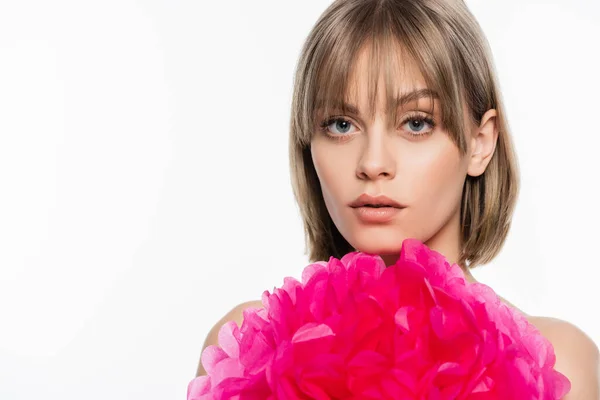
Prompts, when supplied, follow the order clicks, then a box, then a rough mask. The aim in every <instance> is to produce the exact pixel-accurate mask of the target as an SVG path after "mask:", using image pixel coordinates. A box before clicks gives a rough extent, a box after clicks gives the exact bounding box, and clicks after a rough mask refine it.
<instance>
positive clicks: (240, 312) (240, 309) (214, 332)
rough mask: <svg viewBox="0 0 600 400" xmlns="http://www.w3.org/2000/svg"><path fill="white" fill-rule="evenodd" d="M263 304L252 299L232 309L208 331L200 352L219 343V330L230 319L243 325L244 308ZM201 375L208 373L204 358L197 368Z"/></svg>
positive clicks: (197, 374) (197, 373) (198, 374)
mask: <svg viewBox="0 0 600 400" xmlns="http://www.w3.org/2000/svg"><path fill="white" fill-rule="evenodd" d="M262 306H263V304H262V301H260V300H251V301H246V302H244V303H240V304H238V305H237V306H235V307H233V308H232V309H230V310H229V311H228V312H227V313H226V314H225V315H224V316H223V317H222V318H221V319H220V320H219V321H217V323H215V325H214V326H213V327H212V328H211V329H210V331H209V332H208V335H206V339H205V340H204V344H203V345H202V350H201V352H200V354H202V351H204V349H205V348H207V347H208V346H211V345H218V344H219V340H218V339H219V330H220V329H221V327H222V326H223V324H225V323H226V322H229V321H234V322H235V323H236V324H237V325H238V326H240V327H241V326H242V322H243V320H244V310H245V309H247V308H249V307H253V308H254V307H256V308H258V307H262ZM200 375H206V371H205V370H204V368H203V367H202V360H199V361H198V368H197V370H196V376H200Z"/></svg>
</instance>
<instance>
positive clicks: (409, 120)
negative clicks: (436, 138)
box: [402, 114, 435, 136]
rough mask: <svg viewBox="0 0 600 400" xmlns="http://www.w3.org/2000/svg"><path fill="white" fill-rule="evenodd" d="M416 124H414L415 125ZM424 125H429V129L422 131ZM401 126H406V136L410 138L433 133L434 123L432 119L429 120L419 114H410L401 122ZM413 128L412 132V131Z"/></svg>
mask: <svg viewBox="0 0 600 400" xmlns="http://www.w3.org/2000/svg"><path fill="white" fill-rule="evenodd" d="M415 122H416V124H415ZM424 124H427V125H429V126H430V127H431V128H430V129H429V130H425V131H424ZM402 125H403V126H404V125H408V126H409V130H408V134H409V135H412V136H425V135H428V134H430V133H433V128H434V127H435V122H434V121H433V119H432V118H429V117H427V116H425V115H421V114H412V115H409V116H407V117H406V118H405V119H404V121H402ZM413 128H414V130H413Z"/></svg>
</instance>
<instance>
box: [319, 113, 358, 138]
mask: <svg viewBox="0 0 600 400" xmlns="http://www.w3.org/2000/svg"><path fill="white" fill-rule="evenodd" d="M331 125H335V127H336V128H338V129H340V133H339V134H336V133H334V134H333V135H332V136H340V135H344V134H346V133H348V129H349V128H350V126H351V125H352V122H350V121H348V120H347V119H344V118H340V117H336V118H329V119H326V120H325V121H323V122H322V123H321V128H322V129H323V130H324V131H325V132H326V133H327V134H329V135H331V134H330V132H331V131H330V130H329V129H328V128H329V127H330V126H331Z"/></svg>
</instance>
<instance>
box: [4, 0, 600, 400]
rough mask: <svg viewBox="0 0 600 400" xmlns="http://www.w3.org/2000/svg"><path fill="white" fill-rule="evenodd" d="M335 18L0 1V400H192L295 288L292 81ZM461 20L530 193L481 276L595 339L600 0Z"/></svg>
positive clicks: (229, 8)
mask: <svg viewBox="0 0 600 400" xmlns="http://www.w3.org/2000/svg"><path fill="white" fill-rule="evenodd" d="M329 3H330V1H323V0H321V1H317V0H313V1H307V0H302V1H283V0H271V1H243V0H238V1H173V0H171V1H167V0H157V1H147V2H141V1H140V2H138V3H135V2H133V1H130V0H119V1H116V0H105V1H102V2H89V1H88V2H80V1H79V2H78V1H65V0H60V1H53V2H45V1H38V2H33V1H19V2H16V1H8V0H4V1H2V2H1V3H0V4H1V5H0V398H1V399H3V400H4V399H7V400H13V399H15V400H16V399H47V400H50V399H61V400H75V399H86V400H93V399H103V400H104V399H113V400H116V399H144V400H152V399H156V400H158V399H183V398H185V392H186V388H187V384H188V382H189V381H190V380H191V379H192V378H193V377H194V374H195V371H196V367H197V363H198V359H199V355H200V349H201V346H202V343H203V341H204V338H205V336H206V334H207V333H208V330H209V329H210V327H211V326H212V325H213V324H214V323H215V322H216V321H217V320H218V319H219V318H221V316H223V314H224V313H225V312H227V311H228V310H229V309H231V308H232V307H233V306H235V305H236V304H238V303H241V302H244V301H248V300H253V299H256V300H257V299H260V296H261V294H262V292H263V290H272V289H273V287H274V286H280V285H281V284H282V283H283V277H284V276H294V277H297V278H299V277H300V272H301V270H302V268H303V267H304V266H305V265H306V264H307V257H306V256H305V255H304V254H303V250H304V242H303V233H302V225H301V221H300V218H299V215H298V211H297V208H296V205H295V203H294V200H293V196H292V191H291V187H290V184H289V173H288V163H287V162H288V158H287V157H288V156H287V142H288V138H287V135H288V121H289V112H290V111H289V109H290V100H291V89H292V74H293V70H294V67H295V63H296V59H297V57H298V55H299V52H300V48H301V45H302V42H303V40H304V38H305V37H306V35H307V34H308V32H309V30H310V28H311V27H312V24H313V23H314V22H315V21H316V19H317V18H318V16H319V15H320V14H321V12H322V11H323V10H324V9H325V8H326V7H327V6H328V5H329ZM468 4H469V6H470V7H471V9H472V11H473V12H474V14H475V15H476V17H477V18H478V20H479V22H480V23H481V25H482V26H483V29H484V31H485V32H486V34H487V36H488V39H489V41H490V43H491V47H492V49H493V54H494V58H495V62H496V65H497V70H498V73H499V77H500V82H501V87H502V89H503V95H504V98H505V101H506V104H507V107H508V117H509V122H510V124H511V128H512V130H513V135H514V139H515V141H516V146H517V151H518V156H519V161H520V164H521V170H522V171H521V172H522V184H523V186H522V191H521V197H520V199H519V203H518V206H517V209H516V214H515V217H514V222H513V228H512V231H511V233H510V236H509V237H508V240H507V242H506V245H505V247H504V250H503V251H502V253H501V254H500V255H499V256H498V257H497V258H496V259H495V260H494V261H493V262H492V263H490V264H488V265H486V266H483V267H481V268H480V269H478V270H475V272H474V274H475V276H476V277H477V278H478V279H479V280H481V281H482V282H484V283H487V284H488V285H490V286H491V287H492V288H494V289H495V290H496V291H497V292H498V293H499V294H500V295H502V296H504V297H506V298H507V299H508V300H509V301H511V302H513V303H514V304H516V305H517V306H518V307H520V308H522V309H524V310H525V311H526V312H528V313H530V314H535V315H547V316H554V317H558V318H562V319H566V320H568V321H571V322H572V323H574V324H576V325H577V326H579V327H580V328H581V329H583V330H584V331H585V332H587V333H588V335H590V336H591V337H592V338H593V339H594V340H595V341H596V343H600V320H599V317H598V315H599V312H598V306H600V284H599V282H598V279H599V278H600V273H599V269H600V255H598V250H599V246H598V241H599V239H600V234H599V228H600V208H599V207H598V205H599V204H600V194H599V191H598V187H599V181H600V179H599V178H598V173H599V172H600V166H599V163H600V150H599V149H600V123H599V120H598V115H599V109H600V100H599V98H598V92H600V77H599V76H600V75H599V72H598V71H600V57H599V53H600V51H599V50H598V42H599V39H600V26H599V24H598V21H599V20H600V6H599V3H598V2H597V1H595V0H587V1H586V0H580V1H573V0H570V1H567V0H563V1H558V0H557V1H537V2H535V1H525V0H511V1H509V0H495V1H491V0H477V1H476V0H472V1H469V2H468ZM283 260H285V261H283Z"/></svg>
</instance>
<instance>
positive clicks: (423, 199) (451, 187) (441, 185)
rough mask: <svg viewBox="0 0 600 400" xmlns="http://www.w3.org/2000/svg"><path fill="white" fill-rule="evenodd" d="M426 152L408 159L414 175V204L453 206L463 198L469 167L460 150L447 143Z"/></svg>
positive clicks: (407, 166)
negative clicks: (463, 184)
mask: <svg viewBox="0 0 600 400" xmlns="http://www.w3.org/2000/svg"><path fill="white" fill-rule="evenodd" d="M423 150H424V151H423V152H414V153H413V154H412V155H411V156H410V158H408V159H406V160H407V161H406V162H407V163H410V165H405V168H407V169H405V170H408V171H412V173H409V175H410V176H411V178H410V179H411V185H410V186H411V188H412V190H411V192H412V193H413V194H414V195H415V198H414V199H413V200H417V201H418V202H420V203H425V204H435V205H437V206H439V204H440V203H441V204H445V203H446V202H447V204H453V203H455V202H456V197H457V196H458V198H459V199H460V196H461V194H462V185H461V182H464V179H465V176H466V166H465V165H464V162H463V161H462V160H461V158H460V154H459V151H458V149H457V148H456V147H455V146H454V144H453V143H451V142H444V143H441V144H439V145H438V146H435V147H434V148H430V149H423Z"/></svg>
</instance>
